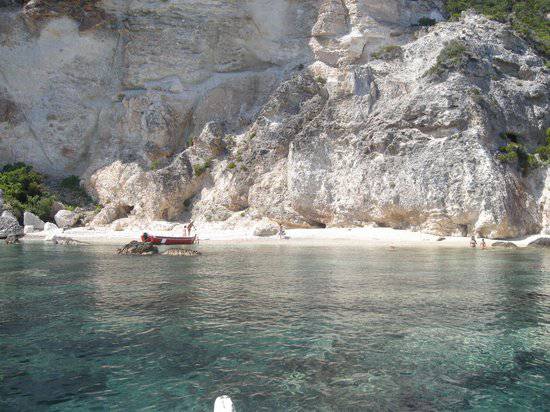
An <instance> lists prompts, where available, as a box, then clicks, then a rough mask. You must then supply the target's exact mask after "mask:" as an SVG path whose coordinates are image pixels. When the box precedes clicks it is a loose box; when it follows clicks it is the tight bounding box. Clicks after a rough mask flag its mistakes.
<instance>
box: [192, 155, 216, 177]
mask: <svg viewBox="0 0 550 412" xmlns="http://www.w3.org/2000/svg"><path fill="white" fill-rule="evenodd" d="M210 166H212V159H206V160H205V161H204V163H202V164H195V165H193V171H194V172H195V175H196V176H200V175H202V174H203V173H204V172H206V170H208V169H209V168H210Z"/></svg>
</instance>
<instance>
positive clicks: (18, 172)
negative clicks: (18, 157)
mask: <svg viewBox="0 0 550 412" xmlns="http://www.w3.org/2000/svg"><path fill="white" fill-rule="evenodd" d="M43 181H44V176H43V175H42V174H40V173H38V172H36V171H34V170H33V168H32V166H28V165H26V164H24V163H14V164H8V165H5V166H4V167H3V168H2V169H1V170H0V189H2V190H3V191H4V201H5V204H6V206H7V208H9V209H11V210H12V212H13V213H14V214H15V215H16V216H17V217H21V216H22V215H23V212H24V211H29V212H32V213H34V214H35V215H37V216H38V217H40V219H42V220H49V219H50V214H51V209H52V206H53V203H54V202H55V196H52V195H51V194H50V193H48V192H47V190H46V189H45V187H44V185H43Z"/></svg>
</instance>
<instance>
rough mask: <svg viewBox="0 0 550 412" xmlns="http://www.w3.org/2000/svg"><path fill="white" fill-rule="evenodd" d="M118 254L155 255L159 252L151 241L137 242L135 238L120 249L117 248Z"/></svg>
mask: <svg viewBox="0 0 550 412" xmlns="http://www.w3.org/2000/svg"><path fill="white" fill-rule="evenodd" d="M117 253H118V254H119V255H143V256H146V255H156V254H157V253H159V250H158V248H157V247H156V246H155V245H153V244H152V243H148V242H137V241H135V240H133V241H131V242H130V243H128V244H127V245H126V246H124V247H123V248H121V249H117Z"/></svg>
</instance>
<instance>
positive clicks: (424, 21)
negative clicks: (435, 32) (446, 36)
mask: <svg viewBox="0 0 550 412" xmlns="http://www.w3.org/2000/svg"><path fill="white" fill-rule="evenodd" d="M436 23H437V21H436V20H435V19H430V18H429V17H421V18H420V19H419V20H418V25H419V26H422V27H430V26H435V24H436Z"/></svg>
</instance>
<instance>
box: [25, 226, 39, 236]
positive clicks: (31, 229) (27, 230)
mask: <svg viewBox="0 0 550 412" xmlns="http://www.w3.org/2000/svg"><path fill="white" fill-rule="evenodd" d="M36 231H37V229H35V227H34V226H33V225H25V226H24V227H23V233H24V234H27V233H34V232H36Z"/></svg>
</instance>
